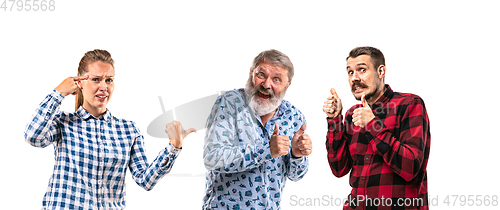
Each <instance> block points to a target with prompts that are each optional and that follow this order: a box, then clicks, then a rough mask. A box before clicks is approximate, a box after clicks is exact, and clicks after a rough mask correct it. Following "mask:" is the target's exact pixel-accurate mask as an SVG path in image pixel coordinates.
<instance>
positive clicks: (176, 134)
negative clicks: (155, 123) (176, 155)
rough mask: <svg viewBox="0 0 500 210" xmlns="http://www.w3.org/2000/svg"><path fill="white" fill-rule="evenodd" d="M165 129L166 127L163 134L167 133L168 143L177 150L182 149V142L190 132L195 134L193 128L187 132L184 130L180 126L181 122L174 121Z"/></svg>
mask: <svg viewBox="0 0 500 210" xmlns="http://www.w3.org/2000/svg"><path fill="white" fill-rule="evenodd" d="M165 127H166V129H165V133H167V135H168V138H169V139H170V143H171V144H172V146H174V147H175V148H177V149H181V148H182V142H183V141H184V138H186V136H187V135H189V134H190V133H192V132H196V130H195V129H194V128H189V129H187V130H184V128H183V127H182V125H181V122H179V121H175V120H174V121H173V122H171V123H168V124H167V125H165Z"/></svg>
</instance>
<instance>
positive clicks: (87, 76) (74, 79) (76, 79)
mask: <svg viewBox="0 0 500 210" xmlns="http://www.w3.org/2000/svg"><path fill="white" fill-rule="evenodd" d="M88 78H89V75H85V76H79V77H73V81H75V82H76V81H80V80H87V79H88Z"/></svg>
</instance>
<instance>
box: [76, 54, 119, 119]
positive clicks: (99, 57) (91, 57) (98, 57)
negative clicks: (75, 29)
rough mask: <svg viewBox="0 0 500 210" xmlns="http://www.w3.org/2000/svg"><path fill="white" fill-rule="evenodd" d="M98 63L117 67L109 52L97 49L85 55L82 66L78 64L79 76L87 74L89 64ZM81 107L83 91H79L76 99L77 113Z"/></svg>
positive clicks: (81, 61)
mask: <svg viewBox="0 0 500 210" xmlns="http://www.w3.org/2000/svg"><path fill="white" fill-rule="evenodd" d="M96 61H102V62H105V63H108V64H110V65H111V66H112V67H113V68H114V67H115V66H114V64H115V61H113V58H111V54H110V53H109V52H108V51H106V50H99V49H95V50H92V51H88V52H86V53H85V55H83V57H82V59H81V60H80V64H78V76H83V75H84V74H85V73H87V72H88V71H89V70H88V66H89V64H91V63H93V62H96ZM81 105H83V93H82V90H81V89H78V90H77V93H76V97H75V112H76V110H78V108H79V107H80V106H81Z"/></svg>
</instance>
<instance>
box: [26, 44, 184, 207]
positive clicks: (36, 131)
mask: <svg viewBox="0 0 500 210" xmlns="http://www.w3.org/2000/svg"><path fill="white" fill-rule="evenodd" d="M114 76H115V69H114V61H113V59H112V58H111V55H110V54H109V53H108V52H107V51H105V50H93V51H89V52H87V53H85V55H84V56H83V58H82V59H81V61H80V64H79V66H78V76H77V77H69V78H66V79H65V80H64V81H62V82H61V84H59V85H58V86H57V87H56V88H55V89H54V90H53V91H52V92H51V93H50V94H49V95H47V97H45V99H44V100H43V101H42V103H41V104H40V105H39V107H38V108H37V109H36V111H35V113H34V115H33V118H32V120H31V121H30V122H29V123H28V125H27V126H26V130H25V133H24V135H25V139H26V141H27V142H28V143H29V144H31V145H33V146H35V147H46V146H48V145H50V144H54V150H55V152H54V154H55V164H54V170H53V175H52V177H51V178H50V180H49V185H48V188H47V192H46V193H45V196H44V198H43V209H101V208H102V209H123V208H125V173H126V171H127V167H128V168H129V169H130V172H131V173H132V178H133V179H134V180H135V182H136V183H137V184H138V185H139V186H141V187H143V188H144V189H146V190H151V189H152V188H153V187H154V186H155V184H156V183H157V182H158V181H159V180H160V179H161V178H162V177H163V176H164V175H166V174H167V173H169V172H170V170H171V169H172V165H173V164H174V162H175V159H176V157H177V156H178V155H179V153H180V151H181V147H182V142H183V139H184V137H185V136H186V135H188V134H189V133H191V132H193V131H194V129H188V130H184V129H183V128H182V125H180V123H179V122H176V121H174V122H172V123H169V124H167V125H166V129H165V132H167V134H168V135H169V137H170V143H169V144H168V145H167V147H166V148H164V149H163V150H161V151H160V153H159V154H158V156H157V157H156V159H155V160H154V161H153V162H152V163H151V164H148V161H147V159H146V155H145V154H144V137H143V136H142V135H141V133H140V131H139V129H138V128H137V126H136V124H135V123H134V122H132V121H128V120H124V119H118V118H116V117H114V116H113V115H112V114H111V113H110V111H109V110H108V109H107V108H106V105H107V104H108V102H109V100H110V98H111V96H112V94H113V90H114ZM70 94H72V95H76V104H75V112H73V113H69V112H61V111H59V107H60V105H61V102H62V100H63V99H64V98H65V97H66V96H68V95H70Z"/></svg>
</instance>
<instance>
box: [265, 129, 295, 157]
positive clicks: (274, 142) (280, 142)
mask: <svg viewBox="0 0 500 210" xmlns="http://www.w3.org/2000/svg"><path fill="white" fill-rule="evenodd" d="M279 130H280V128H279V127H278V122H276V123H275V124H274V133H273V135H272V136H271V140H270V141H269V147H270V149H271V156H272V157H273V158H277V157H281V156H283V155H286V154H288V150H289V149H290V142H289V138H288V136H285V135H279Z"/></svg>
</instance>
